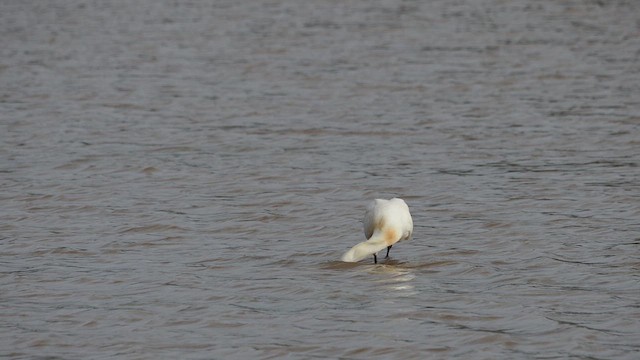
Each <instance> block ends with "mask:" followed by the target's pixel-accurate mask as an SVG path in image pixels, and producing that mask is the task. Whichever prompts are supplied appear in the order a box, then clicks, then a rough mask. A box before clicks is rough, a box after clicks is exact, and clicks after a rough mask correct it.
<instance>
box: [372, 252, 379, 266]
mask: <svg viewBox="0 0 640 360" xmlns="http://www.w3.org/2000/svg"><path fill="white" fill-rule="evenodd" d="M373 263H374V264H377V263H378V257H377V256H376V254H373Z"/></svg>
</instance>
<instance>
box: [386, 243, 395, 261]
mask: <svg viewBox="0 0 640 360" xmlns="http://www.w3.org/2000/svg"><path fill="white" fill-rule="evenodd" d="M392 246H393V245H389V246H387V256H385V257H384V258H385V259H386V258H388V257H389V250H391V247H392Z"/></svg>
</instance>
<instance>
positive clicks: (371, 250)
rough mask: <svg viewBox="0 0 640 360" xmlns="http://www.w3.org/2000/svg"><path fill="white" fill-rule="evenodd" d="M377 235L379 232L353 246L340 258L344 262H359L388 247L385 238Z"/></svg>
mask: <svg viewBox="0 0 640 360" xmlns="http://www.w3.org/2000/svg"><path fill="white" fill-rule="evenodd" d="M376 235H377V234H374V235H373V236H372V237H371V238H370V239H369V240H367V241H363V242H361V243H359V244H358V245H356V246H354V247H352V248H351V249H349V251H347V252H346V253H344V254H343V255H342V258H340V259H341V260H342V261H344V262H358V261H360V260H362V259H364V258H366V257H367V256H371V255H373V254H376V253H377V252H378V251H380V250H382V249H384V248H386V247H387V243H386V241H384V238H382V237H380V236H376Z"/></svg>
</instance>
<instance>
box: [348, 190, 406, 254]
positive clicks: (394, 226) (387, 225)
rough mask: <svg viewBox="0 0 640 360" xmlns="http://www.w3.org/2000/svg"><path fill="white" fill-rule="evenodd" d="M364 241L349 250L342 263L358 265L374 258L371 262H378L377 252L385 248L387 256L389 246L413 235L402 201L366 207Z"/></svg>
mask: <svg viewBox="0 0 640 360" xmlns="http://www.w3.org/2000/svg"><path fill="white" fill-rule="evenodd" d="M363 222H364V235H365V237H366V238H367V241H363V242H361V243H359V244H358V245H356V246H354V247H352V248H351V249H350V250H349V251H347V252H346V253H344V254H343V255H342V261H345V262H357V261H360V260H362V259H364V258H365V257H367V256H370V255H373V261H374V262H375V263H377V262H378V258H377V253H378V251H380V250H382V249H384V248H387V256H389V250H390V249H391V246H392V245H393V244H395V243H397V242H398V241H402V240H409V239H411V235H412V234H413V220H412V219H411V213H410V212H409V206H407V203H405V202H404V200H402V199H399V198H393V199H391V200H384V199H375V200H373V201H372V202H371V203H369V205H368V206H367V211H366V213H365V214H364V221H363Z"/></svg>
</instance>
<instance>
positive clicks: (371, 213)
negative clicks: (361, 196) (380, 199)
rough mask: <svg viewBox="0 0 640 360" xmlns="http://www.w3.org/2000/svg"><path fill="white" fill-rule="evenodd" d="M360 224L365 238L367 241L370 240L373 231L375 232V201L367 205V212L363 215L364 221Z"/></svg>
mask: <svg viewBox="0 0 640 360" xmlns="http://www.w3.org/2000/svg"><path fill="white" fill-rule="evenodd" d="M362 223H363V224H364V236H365V238H367V239H369V238H371V235H373V231H374V230H375V224H376V201H375V200H373V201H372V202H370V203H369V205H367V210H366V211H365V213H364V220H363V221H362Z"/></svg>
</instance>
